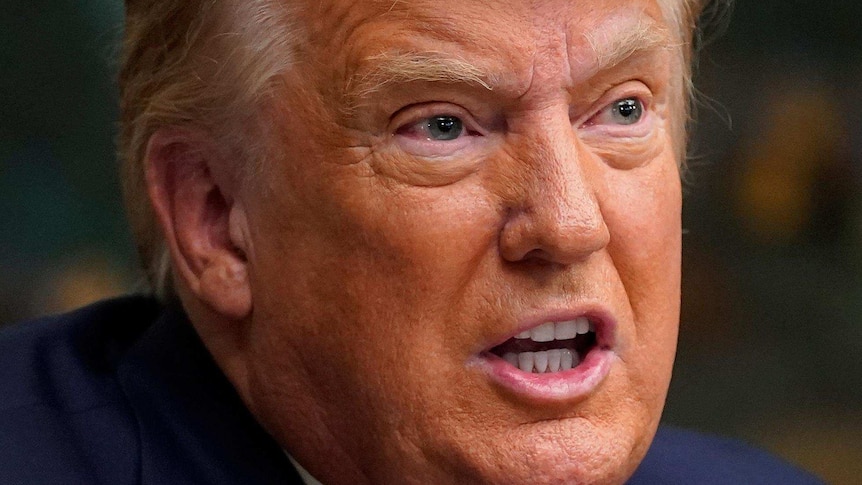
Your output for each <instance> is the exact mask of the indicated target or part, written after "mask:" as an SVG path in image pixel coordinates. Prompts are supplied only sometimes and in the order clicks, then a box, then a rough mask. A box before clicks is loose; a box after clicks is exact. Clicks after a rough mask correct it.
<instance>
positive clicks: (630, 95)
mask: <svg viewBox="0 0 862 485" xmlns="http://www.w3.org/2000/svg"><path fill="white" fill-rule="evenodd" d="M624 99H637V100H639V101H640V102H641V104H643V110H644V117H643V118H642V119H641V120H640V121H638V122H637V123H635V124H634V125H628V126H636V125H639V124H642V123H643V122H644V120H645V119H647V117H649V116H650V112H651V111H652V108H653V93H652V91H650V89H649V88H648V87H647V86H646V84H644V83H643V82H640V81H628V82H625V83H623V84H620V85H618V86H614V87H613V88H611V89H609V90H608V91H606V92H605V93H604V94H603V95H602V96H601V97H600V98H599V100H598V101H597V102H595V103H594V104H593V105H592V107H591V108H590V109H589V110H588V111H587V113H588V114H587V116H584V117H582V118H581V120H580V121H579V123H578V124H577V126H579V127H581V128H589V127H590V126H593V125H592V124H591V123H590V122H591V121H592V120H593V119H595V118H596V117H597V116H598V115H599V114H601V113H602V112H604V111H605V110H606V109H609V108H611V107H612V105H613V104H614V103H616V102H617V101H621V100H624ZM625 126H626V125H621V127H623V128H624V127H625Z"/></svg>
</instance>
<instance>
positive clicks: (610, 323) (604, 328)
mask: <svg viewBox="0 0 862 485" xmlns="http://www.w3.org/2000/svg"><path fill="white" fill-rule="evenodd" d="M579 317H586V318H587V319H588V320H589V321H590V322H591V323H592V324H594V325H595V332H596V344H597V345H598V346H599V347H600V348H612V347H613V346H614V345H615V343H616V321H615V320H614V319H613V317H612V316H611V313H610V312H609V311H608V310H607V309H605V308H603V307H600V306H589V307H585V308H577V309H574V308H573V309H562V310H550V311H544V312H537V313H536V314H533V315H530V316H527V317H525V318H523V319H522V320H521V322H522V323H521V324H520V325H518V326H517V327H515V329H513V330H511V331H510V332H509V333H507V334H505V335H502V336H499V337H496V338H495V339H493V340H492V341H491V342H490V344H488V345H484V346H483V350H482V352H483V353H484V352H489V351H490V350H491V349H493V348H494V347H497V346H499V345H502V344H503V343H504V342H506V341H508V340H509V339H512V338H515V336H516V335H518V334H519V333H522V332H524V331H527V330H531V329H533V328H536V327H538V326H539V325H542V324H543V323H547V322H565V321H569V320H574V319H576V318H579Z"/></svg>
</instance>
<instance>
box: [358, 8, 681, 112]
mask: <svg viewBox="0 0 862 485" xmlns="http://www.w3.org/2000/svg"><path fill="white" fill-rule="evenodd" d="M583 36H584V38H585V39H586V41H587V44H589V46H590V49H591V50H592V51H593V54H594V55H595V57H596V65H595V66H594V67H595V72H601V71H604V70H607V69H611V68H613V67H614V66H617V65H618V64H620V63H622V62H623V61H625V60H626V59H628V58H631V57H633V56H635V55H636V54H638V53H641V52H644V51H650V50H654V49H656V48H670V47H672V42H671V35H670V32H669V31H668V29H666V28H664V27H662V26H661V25H660V24H658V23H656V22H654V21H644V20H639V21H638V22H637V23H636V24H635V26H634V28H629V29H619V28H614V29H613V32H608V29H607V28H599V29H596V30H595V31H594V32H592V33H585V34H583ZM363 64H364V65H368V66H370V67H369V68H368V69H367V70H365V71H363V70H360V71H359V72H358V73H357V74H355V75H353V76H352V77H350V78H348V81H347V84H346V86H345V89H344V94H345V95H346V98H347V100H348V103H347V106H345V108H346V110H347V111H352V109H354V108H357V107H359V106H360V105H361V104H362V100H364V99H367V98H368V97H369V96H370V95H371V94H374V93H375V92H378V91H380V90H382V89H384V88H385V87H386V86H388V85H390V84H402V83H409V82H416V81H425V82H443V83H451V84H467V85H474V86H479V87H481V88H484V89H486V90H488V91H493V87H492V85H493V84H494V83H495V81H496V79H495V77H494V76H493V75H492V74H490V73H488V72H486V71H484V70H483V69H481V68H480V67H478V66H476V65H475V64H473V63H471V62H469V61H467V60H465V59H462V58H458V57H453V56H452V55H450V54H447V53H443V52H438V51H406V52H383V53H380V54H375V55H373V56H368V57H366V58H364V59H363Z"/></svg>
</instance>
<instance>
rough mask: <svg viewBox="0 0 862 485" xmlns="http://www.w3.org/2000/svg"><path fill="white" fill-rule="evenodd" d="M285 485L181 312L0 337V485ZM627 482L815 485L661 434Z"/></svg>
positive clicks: (695, 439)
mask: <svg viewBox="0 0 862 485" xmlns="http://www.w3.org/2000/svg"><path fill="white" fill-rule="evenodd" d="M298 483H301V482H300V479H299V476H298V474H297V473H296V471H295V470H294V468H293V467H292V466H291V464H290V461H289V460H288V459H287V458H286V456H285V455H284V453H283V452H282V450H281V448H280V447H279V446H278V445H277V444H276V443H275V441H274V440H273V439H272V438H271V437H270V436H269V435H268V434H267V433H266V432H265V431H264V430H263V429H262V428H261V427H260V426H259V425H258V424H257V422H256V421H255V420H254V418H253V417H252V416H251V415H250V414H249V412H248V411H247V410H246V408H245V407H244V406H243V404H242V402H241V401H240V400H239V398H238V396H237V395H236V393H235V392H234V390H233V388H232V387H231V386H230V384H229V383H228V382H227V380H226V379H225V377H224V376H223V374H222V373H221V372H220V371H219V370H218V368H217V367H216V366H215V364H214V363H213V361H212V359H211V357H210V356H209V354H208V353H207V351H206V350H205V349H204V347H203V345H202V344H201V342H200V340H199V339H198V337H197V334H196V333H195V332H194V330H193V329H192V328H191V326H190V325H189V324H188V321H187V320H186V318H185V316H184V315H183V314H182V312H181V311H178V310H175V309H170V308H168V309H165V308H162V307H159V306H158V305H157V304H156V303H155V302H154V301H152V300H151V299H148V298H144V297H128V298H123V299H117V300H111V301H106V302H102V303H99V304H96V305H93V306H90V307H87V308H84V309H82V310H78V311H77V312H74V313H71V314H68V315H63V316H58V317H50V318H45V319H42V320H38V321H34V322H29V323H24V324H19V325H16V326H13V327H9V328H6V329H4V330H3V331H2V332H0V484H2V485H52V484H63V485H75V484H85V485H97V484H104V485H126V484H129V485H131V484H142V485H154V484H169V485H184V484H243V485H254V484H282V485H285V484H298ZM629 483H631V484H639V485H646V484H734V485H736V484H773V483H774V484H815V483H820V482H819V481H817V480H816V479H814V478H813V477H811V476H809V475H807V474H805V473H804V472H801V471H800V470H797V469H795V468H793V467H791V466H789V465H787V464H786V463H784V462H782V461H780V460H778V459H776V458H773V457H771V456H770V455H768V454H766V453H763V452H761V451H758V450H755V449H752V448H749V447H747V446H744V445H742V444H740V443H737V442H734V441H728V440H719V439H715V438H708V437H704V436H701V435H697V434H694V433H689V432H686V431H681V430H673V429H665V428H663V429H661V430H659V433H658V435H657V437H656V439H655V441H654V443H653V445H652V447H651V449H650V451H649V453H648V455H647V457H646V459H645V460H644V462H643V463H642V464H641V466H640V468H639V469H638V471H637V473H636V474H635V476H634V477H633V478H632V480H631V481H630V482H629Z"/></svg>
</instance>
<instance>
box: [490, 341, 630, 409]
mask: <svg viewBox="0 0 862 485" xmlns="http://www.w3.org/2000/svg"><path fill="white" fill-rule="evenodd" d="M613 359H614V353H613V351H611V350H607V349H602V348H593V349H591V350H590V351H589V352H588V353H587V355H586V358H585V359H584V360H583V361H581V363H580V364H579V365H578V366H577V367H575V368H574V369H572V370H568V371H564V372H550V373H544V374H535V373H532V372H524V371H522V370H521V369H518V368H517V367H515V366H513V365H512V364H510V363H508V362H506V361H505V360H503V359H501V358H500V357H498V356H496V355H494V354H491V353H483V354H482V355H480V356H479V358H478V367H479V368H480V369H482V370H483V371H484V372H485V373H486V374H487V375H488V376H489V377H490V378H491V380H492V381H493V382H494V383H495V384H497V385H499V386H501V387H503V388H504V389H506V390H508V391H510V392H512V393H514V394H515V395H517V396H521V397H523V398H526V399H528V400H530V401H535V402H537V403H542V402H545V403H559V402H568V401H578V400H581V399H584V398H586V397H587V396H589V395H590V394H592V393H593V392H594V391H595V390H596V388H598V387H599V385H600V384H601V383H602V382H603V381H604V380H605V378H606V377H607V376H608V373H610V371H611V364H612V362H613Z"/></svg>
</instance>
